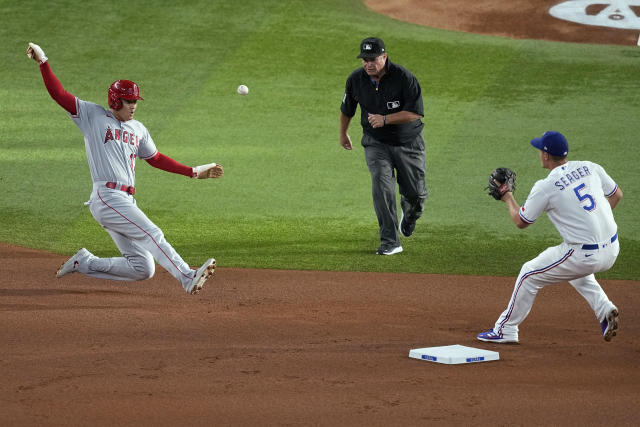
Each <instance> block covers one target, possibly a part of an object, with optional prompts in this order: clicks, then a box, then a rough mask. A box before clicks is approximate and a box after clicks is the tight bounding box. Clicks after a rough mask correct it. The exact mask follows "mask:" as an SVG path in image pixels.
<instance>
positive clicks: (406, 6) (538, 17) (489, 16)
mask: <svg viewBox="0 0 640 427" xmlns="http://www.w3.org/2000/svg"><path fill="white" fill-rule="evenodd" d="M559 3H562V0H535V1H531V0H473V1H470V0H446V1H442V0H365V4H366V5H367V6H368V7H369V8H371V9H372V10H374V11H376V12H379V13H382V14H385V15H389V16H391V17H392V18H395V19H398V20H401V21H406V22H411V23H414V24H419V25H425V26H428V27H433V28H440V29H445V30H454V31H464V32H468V33H479V34H490V35H496V36H503V37H510V38H515V39H538V40H552V41H564V42H577V43H597V44H620V45H636V44H637V42H638V35H639V34H640V30H625V29H616V28H611V27H601V26H590V25H583V24H577V23H574V22H569V21H565V20H562V19H558V18H554V17H553V16H551V15H550V14H549V9H550V8H551V7H552V6H555V5H557V4H559ZM582 3H585V2H582ZM604 3H611V2H610V1H603V2H598V1H595V0H594V1H593V2H592V3H591V4H589V5H587V6H585V14H587V15H595V14H597V13H598V12H600V11H602V7H603V6H605V5H604ZM632 10H633V11H634V12H635V13H640V8H635V7H634V8H632Z"/></svg>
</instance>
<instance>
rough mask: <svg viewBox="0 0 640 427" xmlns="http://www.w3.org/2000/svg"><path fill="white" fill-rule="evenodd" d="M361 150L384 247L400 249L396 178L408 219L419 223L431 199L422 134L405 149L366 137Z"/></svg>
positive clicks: (404, 147) (403, 208) (404, 146)
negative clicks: (362, 150)
mask: <svg viewBox="0 0 640 427" xmlns="http://www.w3.org/2000/svg"><path fill="white" fill-rule="evenodd" d="M362 146H363V147H364V154H365V158H366V161H367V166H368V167H369V172H370V174H371V193H372V195H373V207H374V209H375V211H376V216H377V217H378V225H379V226H380V243H381V245H388V246H399V245H400V236H399V232H398V214H397V209H396V177H397V181H398V189H399V192H400V196H401V201H400V202H401V206H402V210H403V211H404V214H405V216H406V217H407V218H408V219H409V220H411V221H416V220H417V219H418V218H420V216H421V215H422V211H423V210H424V201H425V199H426V198H427V196H428V191H427V186H426V183H425V169H426V156H425V148H424V147H425V142H424V137H423V135H422V132H421V133H420V134H419V135H417V136H416V137H415V138H414V139H413V140H412V141H410V142H407V143H405V144H403V145H389V144H385V143H383V142H380V141H377V140H376V139H374V138H372V137H371V136H369V135H367V134H366V133H365V134H363V136H362Z"/></svg>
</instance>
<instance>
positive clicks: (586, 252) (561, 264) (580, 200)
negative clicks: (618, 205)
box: [493, 160, 620, 341]
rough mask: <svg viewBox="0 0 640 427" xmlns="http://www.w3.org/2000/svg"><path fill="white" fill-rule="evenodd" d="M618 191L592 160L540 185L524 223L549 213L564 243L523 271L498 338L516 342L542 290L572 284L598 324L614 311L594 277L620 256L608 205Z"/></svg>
mask: <svg viewBox="0 0 640 427" xmlns="http://www.w3.org/2000/svg"><path fill="white" fill-rule="evenodd" d="M617 190H618V186H617V185H616V183H615V182H614V181H613V180H612V179H611V177H609V175H607V173H606V172H605V170H604V169H603V168H602V167H601V166H600V165H597V164H595V163H592V162H588V161H576V160H572V161H568V162H567V163H565V164H563V165H562V166H558V167H556V168H555V169H553V170H552V171H551V172H550V173H549V175H548V176H547V177H546V178H545V179H542V180H540V181H538V182H536V183H535V185H534V186H533V188H532V189H531V192H530V193H529V196H528V197H527V200H526V201H525V203H524V204H523V205H522V206H521V208H520V210H519V213H520V218H521V219H522V220H523V221H524V222H526V223H529V224H531V223H533V222H534V221H535V220H536V219H538V217H539V216H540V215H541V214H542V213H543V212H547V215H548V216H549V219H550V220H551V222H552V223H553V225H554V226H555V227H556V229H557V230H558V232H559V233H560V235H561V236H562V239H563V242H562V244H560V245H558V246H554V247H551V248H548V249H546V250H545V251H544V252H542V253H541V254H540V255H538V256H537V257H536V258H534V259H532V260H531V261H528V262H526V263H525V264H524V265H523V266H522V269H521V270H520V274H519V276H518V278H517V280H516V283H515V287H514V290H513V293H512V295H511V300H510V301H509V305H508V307H507V309H506V310H505V311H504V312H503V313H502V314H501V315H500V317H499V318H498V320H497V321H496V324H495V327H494V329H493V330H494V332H495V333H497V334H499V335H500V336H502V337H504V338H505V339H510V340H515V341H517V340H518V325H519V324H520V323H522V321H523V320H524V319H525V318H526V317H527V315H528V314H529V311H530V310H531V307H532V305H533V301H534V299H535V297H536V295H537V293H538V291H539V290H540V289H542V288H543V287H545V286H547V285H551V284H553V283H558V282H563V281H568V282H569V283H570V284H571V285H572V286H573V287H574V288H575V289H576V290H577V291H578V292H579V293H580V295H582V296H583V297H584V298H585V299H586V300H587V302H588V303H589V305H590V306H591V308H592V309H593V311H594V313H595V315H596V317H597V318H598V320H599V321H602V320H603V319H604V318H605V316H606V314H607V313H608V312H609V311H611V309H613V308H615V306H614V305H613V303H612V302H611V301H610V300H609V298H608V297H607V295H606V294H605V293H604V291H603V290H602V288H601V287H600V285H599V284H598V282H597V281H596V279H595V277H594V273H598V272H601V271H606V270H608V269H609V268H611V267H612V266H613V264H614V263H615V261H616V258H617V256H618V253H619V251H620V246H619V243H618V235H617V225H616V223H615V221H614V219H613V213H612V211H611V205H610V204H609V202H608V201H607V197H611V196H612V195H613V194H614V193H615V192H616V191H617Z"/></svg>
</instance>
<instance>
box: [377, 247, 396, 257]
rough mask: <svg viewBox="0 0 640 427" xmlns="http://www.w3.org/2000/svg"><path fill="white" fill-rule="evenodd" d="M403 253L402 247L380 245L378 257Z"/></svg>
mask: <svg viewBox="0 0 640 427" xmlns="http://www.w3.org/2000/svg"><path fill="white" fill-rule="evenodd" d="M400 252H402V246H400V245H398V246H390V245H380V247H379V248H378V250H377V251H376V254H377V255H393V254H399V253H400Z"/></svg>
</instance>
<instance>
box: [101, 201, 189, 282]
mask: <svg viewBox="0 0 640 427" xmlns="http://www.w3.org/2000/svg"><path fill="white" fill-rule="evenodd" d="M97 193H98V197H99V198H100V201H101V202H102V203H104V204H105V206H106V207H108V208H109V209H111V210H113V211H114V212H115V213H117V214H118V215H120V216H121V217H122V218H124V219H125V220H126V221H127V222H129V223H131V224H133V225H135V226H136V227H138V228H139V229H140V231H142V232H143V233H144V234H146V235H147V236H149V238H150V239H151V241H152V242H153V243H155V245H156V246H157V247H158V249H160V252H162V254H163V255H164V256H166V257H167V259H168V260H169V262H170V263H171V264H173V266H174V267H175V268H176V269H177V270H178V271H180V273H181V274H182V275H183V276H184V277H187V278H189V279H193V277H189V276H188V275H186V274H184V273H182V271H181V270H180V269H179V268H178V266H177V265H175V264H174V262H173V260H172V259H171V258H169V256H168V255H167V254H166V253H165V251H163V250H162V248H161V247H160V245H158V242H156V241H155V239H154V238H153V236H151V234H149V233H147V232H146V231H145V230H143V229H142V227H140V226H139V225H138V224H136V223H135V222H133V221H131V220H130V219H129V218H127V217H126V216H124V215H122V214H121V213H120V212H118V210H117V209H115V208H113V207H111V206H109V204H108V203H107V202H105V201H104V199H103V198H102V196H101V195H100V191H98V192H97ZM191 271H193V270H191Z"/></svg>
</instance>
